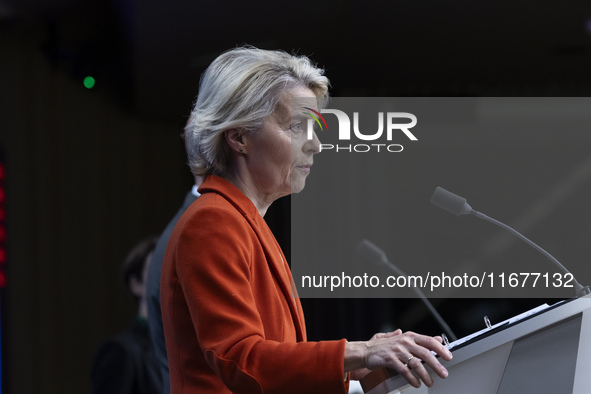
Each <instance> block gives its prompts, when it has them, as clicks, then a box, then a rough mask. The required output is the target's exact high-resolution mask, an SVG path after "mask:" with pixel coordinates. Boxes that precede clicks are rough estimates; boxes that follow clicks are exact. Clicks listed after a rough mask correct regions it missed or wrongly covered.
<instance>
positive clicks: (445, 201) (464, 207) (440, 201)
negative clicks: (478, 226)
mask: <svg viewBox="0 0 591 394" xmlns="http://www.w3.org/2000/svg"><path fill="white" fill-rule="evenodd" d="M431 203H432V204H435V205H437V206H438V207H439V208H443V209H445V210H446V211H449V212H451V213H453V214H454V215H457V216H460V215H466V214H469V213H470V212H472V207H471V206H470V205H469V204H468V203H467V202H466V199H465V198H464V197H460V196H458V195H457V194H453V193H452V192H449V191H447V190H445V189H444V188H442V187H440V186H437V188H436V189H435V192H433V196H431Z"/></svg>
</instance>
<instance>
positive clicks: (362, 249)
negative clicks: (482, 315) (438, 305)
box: [355, 239, 458, 341]
mask: <svg viewBox="0 0 591 394" xmlns="http://www.w3.org/2000/svg"><path fill="white" fill-rule="evenodd" d="M355 250H356V251H357V253H359V254H360V255H361V256H363V257H365V258H366V259H367V260H369V261H370V262H372V263H374V264H376V265H385V266H387V267H388V268H390V269H391V270H392V271H394V272H395V273H396V275H398V276H403V277H406V274H405V273H404V272H402V270H401V269H399V268H398V267H397V266H395V265H394V264H392V263H391V262H390V261H389V260H388V257H386V253H385V252H384V251H383V250H382V249H380V248H378V247H377V246H376V245H375V244H373V243H372V242H370V241H368V240H367V239H364V240H363V241H361V242H360V243H359V244H358V245H357V247H356V248H355ZM412 289H413V290H414V291H415V293H416V294H417V295H418V296H419V298H420V299H421V301H423V303H424V304H425V306H426V307H427V309H429V312H431V315H432V316H433V317H434V318H435V320H436V321H437V323H438V324H439V326H441V328H442V329H443V331H445V332H446V333H447V335H448V336H449V337H450V338H451V340H452V341H455V340H457V339H458V338H457V337H456V334H454V332H453V331H452V329H451V328H450V327H449V325H448V324H447V323H446V322H445V320H444V319H443V317H441V315H440V314H439V312H437V310H436V309H435V307H434V306H433V304H432V303H431V301H429V299H428V298H427V297H425V294H423V292H422V291H421V289H419V288H418V287H416V286H415V287H413V288H412Z"/></svg>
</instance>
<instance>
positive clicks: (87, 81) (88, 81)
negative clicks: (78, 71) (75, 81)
mask: <svg viewBox="0 0 591 394" xmlns="http://www.w3.org/2000/svg"><path fill="white" fill-rule="evenodd" d="M83 83H84V87H85V88H86V89H92V88H94V85H95V83H96V81H95V80H94V78H93V77H90V76H88V77H86V78H84V82H83Z"/></svg>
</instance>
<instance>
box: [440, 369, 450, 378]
mask: <svg viewBox="0 0 591 394" xmlns="http://www.w3.org/2000/svg"><path fill="white" fill-rule="evenodd" d="M442 375H443V378H444V379H445V378H447V375H449V372H447V369H444V370H443V373H442Z"/></svg>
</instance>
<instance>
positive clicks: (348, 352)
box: [345, 330, 452, 387]
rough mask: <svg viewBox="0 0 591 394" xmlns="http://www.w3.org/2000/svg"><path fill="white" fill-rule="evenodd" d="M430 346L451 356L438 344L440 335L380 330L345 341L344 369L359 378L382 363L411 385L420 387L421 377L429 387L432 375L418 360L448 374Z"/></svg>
mask: <svg viewBox="0 0 591 394" xmlns="http://www.w3.org/2000/svg"><path fill="white" fill-rule="evenodd" d="M431 350H433V351H434V352H435V353H437V354H438V355H439V356H440V357H441V358H442V359H444V360H447V361H449V360H451V359H452V355H451V352H450V351H449V350H447V349H446V348H445V347H444V346H443V345H442V344H441V337H438V336H437V337H429V336H426V335H420V334H416V333H414V332H410V331H409V332H405V333H404V334H403V333H402V331H401V330H396V331H393V332H389V333H380V334H376V335H374V336H373V337H372V338H371V339H370V340H369V341H367V342H347V345H346V347H345V371H351V375H352V376H351V378H352V379H359V378H362V377H363V376H365V375H366V374H367V373H368V372H369V371H368V370H374V369H378V368H381V367H386V368H390V369H393V370H395V371H396V372H398V373H399V374H400V375H402V376H403V377H404V378H405V379H406V380H407V381H408V382H409V383H410V384H411V385H412V386H414V387H421V380H422V381H423V382H424V383H425V385H427V386H428V387H431V386H433V379H432V378H431V376H430V375H429V373H428V372H427V370H426V369H425V367H424V366H423V363H422V362H421V360H422V361H424V362H425V363H427V364H428V365H429V366H430V367H431V368H432V369H433V370H434V371H435V372H436V373H437V374H438V375H439V376H441V377H442V378H446V377H447V375H448V372H447V370H446V369H445V368H444V367H443V365H441V363H440V362H439V360H437V358H436V357H435V356H434V355H433V354H432V353H431Z"/></svg>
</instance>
